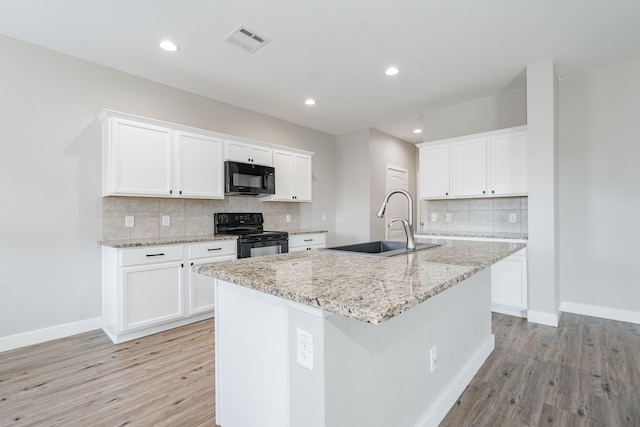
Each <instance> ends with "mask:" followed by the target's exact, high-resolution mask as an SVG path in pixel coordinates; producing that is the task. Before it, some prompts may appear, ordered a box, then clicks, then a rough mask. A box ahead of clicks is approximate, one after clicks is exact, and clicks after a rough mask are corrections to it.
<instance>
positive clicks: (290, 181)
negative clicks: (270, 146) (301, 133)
mask: <svg viewBox="0 0 640 427" xmlns="http://www.w3.org/2000/svg"><path fill="white" fill-rule="evenodd" d="M273 167H274V168H275V174H276V194H274V195H270V196H265V197H262V200H265V201H270V200H271V201H284V202H310V201H311V156H310V155H307V154H302V153H295V152H290V151H284V150H273Z"/></svg>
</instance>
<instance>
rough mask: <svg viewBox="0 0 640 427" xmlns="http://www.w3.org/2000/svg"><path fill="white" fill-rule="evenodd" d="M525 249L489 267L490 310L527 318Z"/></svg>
mask: <svg viewBox="0 0 640 427" xmlns="http://www.w3.org/2000/svg"><path fill="white" fill-rule="evenodd" d="M526 251H527V250H526V248H525V249H522V250H521V251H518V252H516V253H515V254H513V255H511V256H510V257H508V258H505V259H503V260H502V261H500V262H498V263H496V264H493V265H492V266H491V309H492V311H494V312H497V313H503V314H509V315H512V316H520V317H527V308H528V304H527V252H526Z"/></svg>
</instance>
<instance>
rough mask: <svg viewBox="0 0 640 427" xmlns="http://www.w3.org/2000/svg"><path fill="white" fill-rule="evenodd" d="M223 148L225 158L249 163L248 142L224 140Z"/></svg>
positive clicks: (249, 151) (249, 150)
mask: <svg viewBox="0 0 640 427" xmlns="http://www.w3.org/2000/svg"><path fill="white" fill-rule="evenodd" d="M224 150H225V151H224V159H225V160H231V161H234V162H241V163H251V147H250V146H249V144H246V143H244V142H237V141H225V143H224Z"/></svg>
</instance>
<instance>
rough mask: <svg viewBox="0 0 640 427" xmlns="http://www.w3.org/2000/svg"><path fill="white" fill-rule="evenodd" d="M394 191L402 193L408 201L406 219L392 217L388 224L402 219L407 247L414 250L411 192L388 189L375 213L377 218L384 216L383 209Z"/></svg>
mask: <svg viewBox="0 0 640 427" xmlns="http://www.w3.org/2000/svg"><path fill="white" fill-rule="evenodd" d="M396 193H400V194H404V196H405V197H406V198H407V200H408V201H409V212H408V219H404V218H392V219H391V221H390V222H389V226H391V224H393V223H394V222H396V221H402V225H403V227H404V233H405V234H406V235H407V249H408V250H410V251H412V250H415V248H416V241H415V238H414V237H413V198H412V197H411V194H410V193H409V192H408V191H406V190H401V189H397V190H391V191H389V192H388V193H387V195H386V196H385V197H384V200H383V201H382V206H380V210H378V214H377V215H378V218H382V217H383V216H384V211H385V210H386V209H387V204H388V203H389V198H390V197H391V196H392V195H394V194H396Z"/></svg>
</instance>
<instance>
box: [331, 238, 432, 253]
mask: <svg viewBox="0 0 640 427" xmlns="http://www.w3.org/2000/svg"><path fill="white" fill-rule="evenodd" d="M406 246H407V244H406V242H392V241H377V242H366V243H356V244H354V245H345V246H334V247H332V248H327V249H325V250H327V251H331V252H334V251H335V252H351V253H356V254H360V255H370V256H378V257H390V256H394V255H400V254H407V253H411V252H415V251H419V250H422V249H429V248H433V247H435V246H440V245H437V244H434V243H417V244H416V248H415V250H413V251H410V250H407V247H406Z"/></svg>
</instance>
